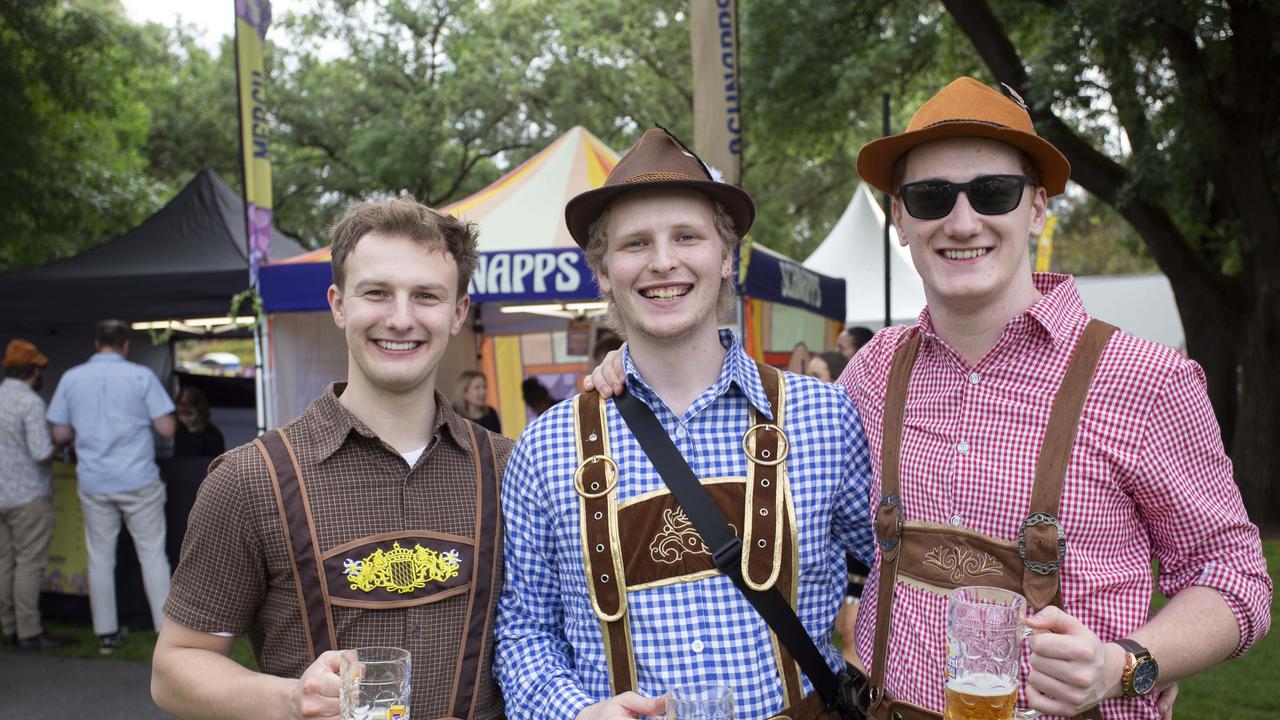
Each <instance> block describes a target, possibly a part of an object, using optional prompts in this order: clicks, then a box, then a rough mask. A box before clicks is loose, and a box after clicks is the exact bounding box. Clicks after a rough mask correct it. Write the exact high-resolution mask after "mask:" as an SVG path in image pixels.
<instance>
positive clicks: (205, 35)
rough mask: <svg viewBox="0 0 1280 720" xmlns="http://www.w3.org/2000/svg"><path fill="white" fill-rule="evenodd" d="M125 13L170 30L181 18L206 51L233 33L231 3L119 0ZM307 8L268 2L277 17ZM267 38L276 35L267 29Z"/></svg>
mask: <svg viewBox="0 0 1280 720" xmlns="http://www.w3.org/2000/svg"><path fill="white" fill-rule="evenodd" d="M122 4H123V5H124V10H125V13H126V14H127V15H128V16H129V18H130V19H131V20H135V21H137V22H155V23H160V24H161V25H164V26H165V27H173V24H174V22H175V21H176V20H179V19H181V21H182V23H183V24H184V25H194V26H195V27H196V28H198V32H197V33H196V37H198V38H199V39H200V45H201V46H202V47H204V48H205V49H208V50H213V49H215V48H216V47H217V46H218V41H219V40H220V39H221V38H222V36H224V35H230V34H232V32H234V30H235V15H236V10H235V7H236V5H235V0H200V1H199V2H174V1H173V0H122ZM308 5H309V3H308V2H305V0H272V2H271V14H272V16H274V17H280V16H282V15H284V14H285V13H286V12H289V11H294V10H300V9H303V8H305V7H307V6H308ZM267 36H268V37H271V38H272V39H273V40H276V41H277V42H278V41H279V39H280V35H279V34H278V33H273V32H272V31H271V30H267Z"/></svg>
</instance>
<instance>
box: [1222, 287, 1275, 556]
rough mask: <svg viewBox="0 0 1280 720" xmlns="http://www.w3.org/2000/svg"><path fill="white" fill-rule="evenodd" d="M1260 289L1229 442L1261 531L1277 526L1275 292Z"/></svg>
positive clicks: (1243, 491) (1239, 479) (1252, 515)
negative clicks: (1234, 430)
mask: <svg viewBox="0 0 1280 720" xmlns="http://www.w3.org/2000/svg"><path fill="white" fill-rule="evenodd" d="M1259 290H1262V291H1261V292H1259V293H1258V297H1257V299H1256V300H1255V301H1254V305H1253V307H1252V308H1251V310H1252V312H1251V313H1249V322H1248V324H1247V325H1246V328H1245V338H1244V339H1245V350H1244V352H1243V353H1242V363H1241V373H1240V391H1241V392H1240V406H1239V411H1238V412H1237V414H1236V434H1235V441H1234V442H1233V443H1232V445H1231V446H1230V450H1231V458H1232V461H1233V462H1234V463H1235V470H1236V483H1237V484H1238V485H1239V486H1240V493H1241V494H1242V495H1243V496H1244V504H1245V507H1246V508H1248V509H1249V518H1250V519H1251V520H1253V521H1254V522H1255V523H1257V524H1258V526H1259V527H1261V528H1263V529H1264V532H1268V531H1269V532H1271V533H1274V532H1277V531H1280V492H1276V491H1275V490H1274V489H1273V488H1272V487H1271V486H1272V484H1273V483H1274V481H1275V479H1276V478H1277V477H1278V476H1280V372H1277V370H1276V363H1277V362H1280V292H1277V290H1276V289H1275V287H1274V283H1272V284H1271V287H1267V288H1265V289H1263V288H1259Z"/></svg>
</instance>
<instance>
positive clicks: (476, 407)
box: [451, 370, 502, 433]
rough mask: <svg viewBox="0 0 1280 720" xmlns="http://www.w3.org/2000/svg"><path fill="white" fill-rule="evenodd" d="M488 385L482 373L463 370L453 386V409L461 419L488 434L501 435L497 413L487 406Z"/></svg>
mask: <svg viewBox="0 0 1280 720" xmlns="http://www.w3.org/2000/svg"><path fill="white" fill-rule="evenodd" d="M488 399H489V385H488V383H487V382H486V381H485V379H484V373H482V372H479V371H476V370H463V371H462V373H461V374H460V375H458V382H457V383H455V384H454V386H453V397H452V398H451V400H452V401H453V409H454V410H456V411H457V413H458V414H459V415H461V416H462V417H464V418H466V419H468V420H472V421H474V422H475V423H476V424H478V425H479V426H480V427H482V428H484V429H485V430H488V431H490V432H495V433H501V432H502V421H501V420H499V419H498V411H497V410H494V409H493V406H491V405H489V403H488V402H487V400H488Z"/></svg>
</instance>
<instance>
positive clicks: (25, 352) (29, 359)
mask: <svg viewBox="0 0 1280 720" xmlns="http://www.w3.org/2000/svg"><path fill="white" fill-rule="evenodd" d="M22 365H35V366H36V367H48V366H49V358H47V357H45V356H44V355H41V354H40V351H39V350H38V349H36V346H35V345H32V344H31V343H30V342H27V341H26V340H21V339H17V340H10V341H9V346H8V347H6V348H5V349H4V366H5V367H20V366H22Z"/></svg>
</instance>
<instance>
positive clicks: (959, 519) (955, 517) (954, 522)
mask: <svg viewBox="0 0 1280 720" xmlns="http://www.w3.org/2000/svg"><path fill="white" fill-rule="evenodd" d="M963 522H964V518H962V517H960V515H959V514H958V513H957V514H955V515H952V516H951V524H952V525H955V526H956V527H959V526H960V524H961V523H963Z"/></svg>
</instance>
